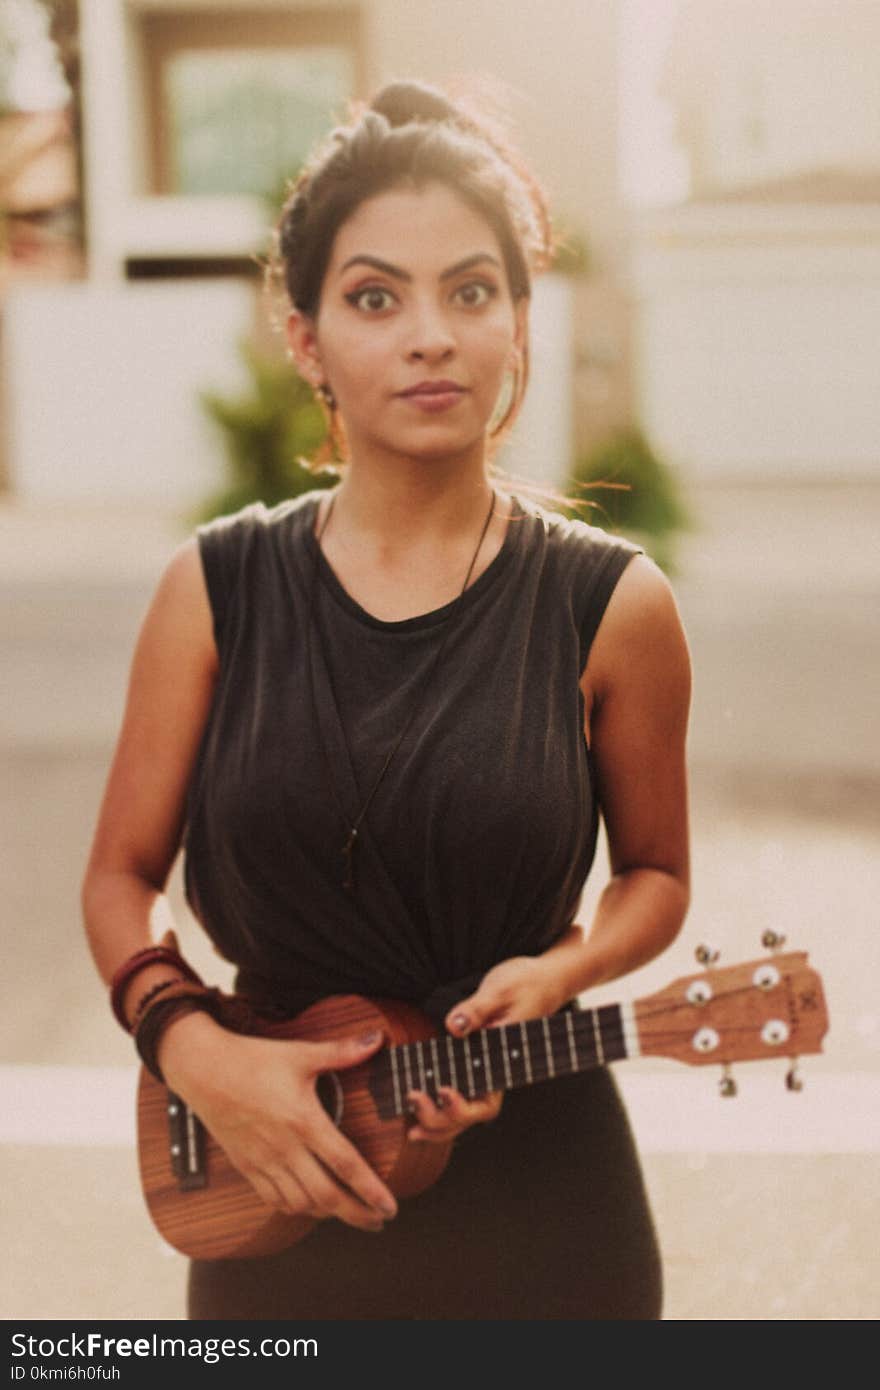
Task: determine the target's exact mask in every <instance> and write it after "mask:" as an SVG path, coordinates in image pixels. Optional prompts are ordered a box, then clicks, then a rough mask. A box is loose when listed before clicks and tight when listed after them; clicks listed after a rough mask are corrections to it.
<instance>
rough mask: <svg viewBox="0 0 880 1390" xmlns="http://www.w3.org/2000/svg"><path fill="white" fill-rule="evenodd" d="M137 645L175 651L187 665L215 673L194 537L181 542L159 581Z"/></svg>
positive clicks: (209, 616) (210, 625)
mask: <svg viewBox="0 0 880 1390" xmlns="http://www.w3.org/2000/svg"><path fill="white" fill-rule="evenodd" d="M139 646H140V647H141V648H144V647H146V648H147V650H148V652H149V650H150V649H151V648H157V647H158V648H168V649H171V650H174V649H177V650H179V651H180V652H181V654H182V653H184V652H185V653H186V656H187V660H186V664H187V665H189V666H193V665H195V666H201V667H203V668H206V669H209V670H215V669H216V666H217V648H216V645H215V642H214V626H213V617H212V613H211V603H210V599H209V598H208V590H207V586H206V583H205V574H204V569H203V567H202V560H201V555H200V552H199V543H198V538H197V537H196V536H190V537H189V539H188V540H186V541H184V542H183V543H182V544H181V545H180V546H178V548H177V550H175V552H174V554H173V555H172V556H171V558H170V560H169V561H168V563H167V565H166V566H165V569H164V570H163V571H162V574H161V576H160V578H159V582H158V584H157V586H156V590H155V592H154V594H153V598H152V602H151V603H150V607H149V609H148V611H147V615H146V618H145V620H144V624H143V627H142V629H141V636H140V642H139Z"/></svg>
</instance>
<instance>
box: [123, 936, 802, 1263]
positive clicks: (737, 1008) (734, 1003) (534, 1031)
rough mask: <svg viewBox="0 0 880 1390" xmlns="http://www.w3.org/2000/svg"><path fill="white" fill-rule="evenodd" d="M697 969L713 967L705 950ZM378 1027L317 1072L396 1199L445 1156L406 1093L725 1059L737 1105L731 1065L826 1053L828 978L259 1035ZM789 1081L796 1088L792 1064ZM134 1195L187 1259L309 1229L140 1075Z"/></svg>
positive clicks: (355, 1008) (347, 1019)
mask: <svg viewBox="0 0 880 1390" xmlns="http://www.w3.org/2000/svg"><path fill="white" fill-rule="evenodd" d="M701 951H702V954H701V953H700V952H699V951H698V958H699V959H702V960H704V961H707V962H708V961H711V960H712V959H714V957H713V955H712V954H711V953H710V952H708V951H706V949H705V948H701ZM375 1028H378V1029H380V1030H381V1032H382V1033H383V1034H384V1037H385V1040H386V1045H385V1046H384V1047H382V1048H381V1049H380V1050H379V1051H378V1052H376V1053H374V1054H373V1055H372V1056H371V1057H370V1058H368V1060H367V1061H366V1062H363V1063H359V1064H358V1065H356V1066H353V1067H348V1068H344V1069H342V1070H340V1071H339V1072H338V1073H337V1072H332V1071H327V1072H323V1073H321V1075H320V1077H319V1079H318V1085H317V1090H318V1096H319V1098H320V1100H321V1102H322V1104H323V1105H324V1108H325V1109H326V1110H327V1112H328V1114H329V1115H330V1116H331V1118H332V1119H333V1120H334V1122H335V1123H336V1124H337V1125H338V1127H339V1128H340V1129H341V1131H342V1133H343V1134H345V1135H346V1136H347V1138H348V1139H350V1140H351V1142H352V1143H353V1144H354V1145H355V1147H356V1148H357V1149H358V1150H359V1151H360V1153H361V1154H362V1155H363V1156H364V1158H365V1159H366V1160H367V1162H368V1163H369V1164H370V1165H371V1166H372V1167H373V1168H374V1169H375V1171H376V1172H377V1173H378V1175H379V1177H380V1178H382V1180H383V1181H384V1182H385V1183H386V1184H387V1185H388V1187H389V1188H390V1189H391V1191H392V1192H393V1193H394V1194H395V1196H397V1197H402V1198H406V1197H411V1196H415V1195H416V1194H417V1193H419V1192H423V1191H424V1190H425V1189H426V1188H427V1187H429V1186H430V1185H431V1184H432V1183H433V1182H435V1181H436V1180H437V1178H439V1176H440V1174H441V1173H442V1172H443V1169H444V1168H445V1167H446V1164H447V1162H448V1160H449V1157H450V1154H451V1152H452V1146H453V1142H454V1141H453V1140H450V1142H449V1143H448V1144H433V1143H431V1144H429V1143H423V1144H415V1143H412V1142H411V1141H408V1140H407V1126H408V1124H409V1123H410V1120H409V1116H408V1113H407V1093H408V1092H409V1090H410V1089H412V1088H418V1089H420V1090H424V1091H427V1092H428V1093H429V1094H431V1095H435V1094H436V1091H437V1088H438V1087H439V1086H452V1087H454V1088H455V1089H457V1090H460V1091H461V1092H462V1094H463V1095H465V1096H466V1097H469V1098H471V1099H473V1098H476V1097H478V1096H481V1095H484V1094H485V1093H486V1092H487V1091H507V1090H512V1089H515V1088H516V1087H519V1086H529V1085H532V1084H533V1083H536V1082H544V1081H550V1080H552V1078H553V1077H556V1076H565V1075H569V1074H571V1073H572V1072H578V1071H586V1070H588V1069H589V1068H592V1067H600V1066H607V1065H608V1064H609V1063H611V1062H617V1061H621V1060H623V1059H624V1058H630V1057H666V1058H671V1059H673V1060H674V1061H677V1062H685V1063H688V1064H690V1065H694V1066H706V1065H709V1064H712V1063H715V1064H718V1063H720V1064H721V1065H722V1067H723V1075H722V1080H721V1091H722V1094H723V1095H732V1094H735V1085H734V1083H733V1080H732V1078H731V1076H730V1073H729V1066H730V1064H731V1063H732V1062H739V1061H756V1060H761V1059H764V1058H768V1057H774V1056H780V1055H782V1056H787V1057H789V1058H791V1059H796V1058H797V1057H799V1056H801V1055H802V1054H804V1053H811V1052H821V1050H822V1047H821V1040H822V1038H823V1036H824V1034H825V1032H826V1031H827V1028H828V1015H827V1010H826V1006H825V999H824V994H823V990H822V982H821V980H820V978H819V976H818V975H817V974H816V972H815V971H813V970H811V969H810V968H809V967H808V963H807V956H806V953H805V952H791V953H789V954H786V955H776V956H773V957H771V958H764V959H762V960H755V961H750V962H748V963H745V964H741V965H736V966H731V967H725V968H723V969H719V968H708V969H706V970H704V971H703V972H702V973H700V974H696V975H690V976H687V977H685V978H682V979H678V980H675V981H674V982H673V983H672V984H670V985H668V986H667V987H666V988H665V989H662V990H660V991H658V992H657V993H656V994H652V995H649V996H647V997H646V998H644V999H639V1000H636V1001H635V1002H634V1003H629V1004H605V1005H602V1006H601V1007H599V1008H596V1009H579V1008H577V1007H576V1006H575V1007H573V1008H571V1009H565V1010H562V1011H560V1012H559V1013H555V1014H551V1015H548V1016H547V1017H545V1018H535V1019H530V1020H529V1021H528V1022H525V1023H507V1024H504V1025H502V1026H500V1027H493V1028H482V1029H478V1030H475V1031H474V1032H472V1033H469V1034H468V1035H467V1036H466V1037H463V1038H455V1037H452V1036H451V1035H446V1034H438V1033H437V1031H436V1029H435V1028H434V1026H433V1024H432V1023H431V1022H430V1021H429V1020H428V1019H427V1017H426V1016H425V1015H423V1014H421V1013H420V1012H419V1011H418V1010H417V1009H416V1008H414V1007H412V1006H411V1005H408V1004H404V1003H402V1002H400V1001H399V1000H387V999H380V1000H376V999H365V998H362V997H361V996H359V995H351V994H350V995H336V996H333V997H331V998H328V999H324V1000H321V1001H320V1002H319V1003H317V1004H313V1005H312V1006H311V1007H310V1008H308V1009H306V1010H305V1011H304V1012H303V1013H301V1014H299V1015H297V1017H296V1018H293V1019H290V1020H286V1021H282V1022H271V1023H270V1022H260V1023H258V1024H256V1025H255V1027H254V1028H253V1030H252V1031H253V1032H254V1033H256V1034H258V1035H259V1036H262V1037H267V1038H283V1039H296V1040H301V1041H307V1042H322V1041H326V1040H328V1039H333V1038H344V1037H348V1036H360V1035H361V1034H363V1033H364V1032H367V1031H371V1030H373V1029H375ZM786 1082H787V1084H788V1086H789V1088H790V1089H792V1090H799V1089H800V1082H799V1080H798V1078H797V1075H796V1072H795V1070H794V1068H792V1070H791V1071H790V1072H789V1073H788V1076H787V1078H786ZM138 1157H139V1163H140V1174H141V1186H142V1188H143V1193H144V1198H145V1201H146V1204H147V1208H148V1210H149V1213H150V1216H151V1218H152V1220H153V1222H154V1224H155V1226H156V1227H157V1229H158V1231H159V1232H160V1234H161V1235H162V1236H163V1237H164V1238H165V1240H166V1241H168V1242H169V1244H171V1245H173V1246H174V1247H175V1248H176V1249H177V1250H179V1251H181V1253H182V1254H184V1255H189V1256H191V1257H193V1258H196V1259H211V1260H217V1259H233V1258H236V1259H240V1258H246V1257H253V1256H257V1255H270V1254H274V1253H276V1252H277V1251H279V1250H283V1249H285V1248H286V1247H287V1246H290V1245H293V1244H295V1243H296V1242H297V1241H298V1240H300V1239H302V1237H303V1236H305V1235H307V1234H308V1232H309V1231H311V1230H312V1229H313V1227H314V1226H315V1225H316V1224H317V1219H316V1218H315V1217H312V1216H305V1215H298V1216H293V1215H290V1214H288V1213H284V1212H279V1211H278V1210H276V1209H275V1208H272V1207H269V1206H267V1205H266V1204H265V1203H264V1202H263V1201H262V1200H261V1198H259V1197H258V1196H257V1194H256V1192H255V1191H254V1189H253V1187H252V1186H251V1184H250V1183H249V1182H248V1181H247V1179H246V1178H244V1177H242V1175H241V1174H240V1173H239V1172H238V1170H237V1169H236V1168H234V1167H233V1166H232V1164H231V1163H230V1162H229V1160H228V1159H227V1157H226V1155H225V1153H224V1152H223V1150H222V1149H221V1148H220V1146H219V1144H217V1143H216V1141H215V1140H214V1139H213V1137H212V1136H211V1135H210V1134H209V1133H208V1132H207V1130H206V1129H205V1128H204V1126H203V1125H202V1124H201V1122H200V1120H199V1119H198V1117H197V1116H196V1115H195V1114H194V1113H193V1111H192V1110H190V1109H189V1107H188V1106H187V1105H186V1104H185V1103H184V1102H183V1101H182V1100H181V1099H180V1098H179V1097H177V1096H175V1095H174V1094H173V1093H172V1092H170V1091H169V1090H168V1089H167V1088H166V1087H165V1086H163V1085H162V1083H161V1082H159V1081H157V1080H156V1078H155V1077H154V1076H152V1075H151V1073H150V1072H148V1071H147V1070H146V1068H143V1067H142V1068H141V1074H140V1082H139V1087H138Z"/></svg>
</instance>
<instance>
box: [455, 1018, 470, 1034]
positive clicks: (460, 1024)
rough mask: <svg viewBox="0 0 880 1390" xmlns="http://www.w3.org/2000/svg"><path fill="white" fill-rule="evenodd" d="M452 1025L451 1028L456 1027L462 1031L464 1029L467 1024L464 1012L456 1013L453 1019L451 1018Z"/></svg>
mask: <svg viewBox="0 0 880 1390" xmlns="http://www.w3.org/2000/svg"><path fill="white" fill-rule="evenodd" d="M452 1026H453V1028H457V1029H458V1030H459V1032H463V1031H464V1029H465V1028H467V1026H468V1021H467V1019H466V1018H465V1016H464V1014H456V1015H455V1017H454V1019H453V1020H452Z"/></svg>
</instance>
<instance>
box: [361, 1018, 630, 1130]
mask: <svg viewBox="0 0 880 1390" xmlns="http://www.w3.org/2000/svg"><path fill="white" fill-rule="evenodd" d="M638 1054H639V1043H638V1033H637V1030H636V1024H635V1018H634V1013H633V1009H632V1006H631V1005H628V1004H606V1005H603V1006H602V1007H601V1008H598V1009H578V1008H576V1007H574V1008H572V1007H569V1008H566V1009H563V1010H562V1011H561V1012H559V1013H556V1014H550V1015H548V1016H546V1017H544V1018H533V1019H529V1020H528V1022H525V1023H506V1024H503V1025H502V1026H501V1027H498V1028H480V1029H477V1030H476V1031H475V1032H473V1033H469V1034H468V1035H467V1037H464V1038H454V1037H452V1036H451V1035H443V1036H440V1037H434V1038H428V1039H425V1040H424V1041H421V1042H411V1043H401V1044H398V1045H397V1046H395V1047H389V1048H386V1049H384V1051H382V1052H380V1053H379V1054H378V1055H377V1056H376V1057H375V1058H374V1059H373V1061H372V1064H371V1066H370V1092H371V1094H372V1097H373V1100H374V1102H375V1104H376V1107H377V1109H378V1111H379V1114H380V1116H381V1117H382V1118H383V1119H390V1118H392V1117H393V1116H395V1115H403V1114H404V1113H405V1111H406V1109H407V1096H408V1094H409V1092H410V1091H411V1090H419V1091H426V1092H427V1093H428V1094H429V1095H431V1096H436V1094H437V1091H438V1089H439V1087H441V1086H452V1087H453V1088H454V1089H455V1090H457V1091H461V1093H462V1095H464V1096H465V1097H467V1098H468V1099H469V1100H476V1099H477V1098H478V1097H479V1096H482V1095H485V1094H486V1093H487V1092H488V1091H511V1090H515V1089H516V1088H517V1087H520V1086H531V1085H533V1084H534V1083H535V1082H537V1081H547V1080H550V1079H551V1078H552V1077H556V1076H566V1075H571V1074H572V1073H574V1072H580V1071H589V1070H591V1069H592V1068H594V1067H602V1066H605V1065H606V1063H608V1062H617V1061H620V1060H621V1059H623V1058H624V1057H635V1056H638Z"/></svg>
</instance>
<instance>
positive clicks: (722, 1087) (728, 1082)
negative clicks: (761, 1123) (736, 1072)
mask: <svg viewBox="0 0 880 1390" xmlns="http://www.w3.org/2000/svg"><path fill="white" fill-rule="evenodd" d="M718 1089H719V1091H720V1092H721V1094H722V1096H724V1097H725V1099H727V1097H728V1096H735V1095H736V1093H737V1084H736V1082H735V1081H734V1079H733V1076H732V1074H731V1071H730V1065H729V1063H727V1062H725V1064H724V1067H723V1069H722V1072H721V1080H720V1081H719V1082H718Z"/></svg>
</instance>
